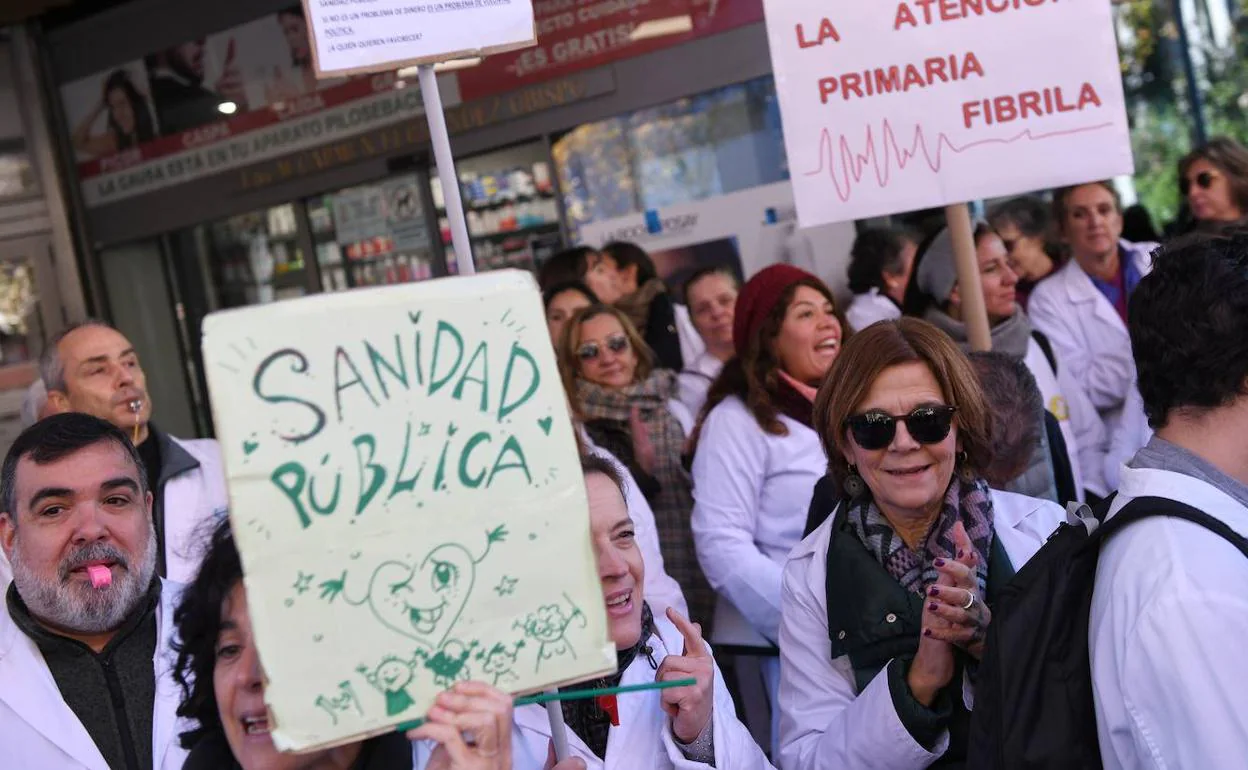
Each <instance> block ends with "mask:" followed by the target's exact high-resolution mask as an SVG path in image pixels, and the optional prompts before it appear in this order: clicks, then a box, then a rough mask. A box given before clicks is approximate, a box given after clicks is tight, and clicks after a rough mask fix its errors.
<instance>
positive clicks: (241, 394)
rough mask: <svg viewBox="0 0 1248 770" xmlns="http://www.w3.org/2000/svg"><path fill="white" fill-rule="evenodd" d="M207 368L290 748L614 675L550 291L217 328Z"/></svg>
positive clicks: (325, 310) (415, 297) (530, 283)
mask: <svg viewBox="0 0 1248 770" xmlns="http://www.w3.org/2000/svg"><path fill="white" fill-rule="evenodd" d="M203 350H204V365H205V371H206V373H207V376H208V386H209V394H210V397H211V402H212V411H213V418H214V422H215V424H216V426H217V438H218V439H219V441H220V443H221V448H222V453H223V455H224V458H225V466H226V480H227V483H228V485H229V492H230V522H231V526H232V529H233V532H234V537H235V540H236V542H237V544H238V549H239V554H240V556H241V559H242V565H243V575H244V583H245V585H246V588H247V601H248V605H249V607H250V608H251V617H252V622H253V624H254V630H255V638H256V644H257V649H258V651H259V656H260V661H261V664H262V665H263V667H264V673H265V678H266V682H265V687H264V697H265V703H266V705H267V706H268V709H269V713H270V722H269V724H270V727H271V728H272V737H273V741H274V743H275V744H276V745H277V747H278V748H279V749H280V750H295V751H298V750H308V749H312V748H318V747H325V746H331V745H338V744H342V743H347V742H351V741H353V740H358V739H360V738H361V737H363V736H366V735H372V734H377V733H379V732H384V731H388V730H392V729H394V728H395V726H396V725H399V724H402V723H405V722H410V721H412V720H415V719H419V718H421V717H423V716H424V715H425V713H426V712H427V711H428V709H429V707H430V705H431V704H432V702H433V699H434V698H435V697H436V695H437V694H438V693H439V692H441V691H443V690H446V689H448V688H450V687H451V686H453V685H454V684H455V683H457V682H462V681H468V680H480V681H485V682H489V683H490V684H493V685H494V686H496V687H499V688H501V689H503V690H505V691H507V692H513V693H516V692H524V691H534V690H540V689H545V688H547V687H552V686H558V685H561V684H565V683H568V682H573V681H580V680H582V679H588V678H593V677H594V676H599V675H602V674H604V673H607V672H610V671H614V670H615V666H616V652H615V645H614V644H613V643H612V642H611V640H610V637H609V634H608V632H607V618H606V610H605V607H604V604H603V598H602V588H601V584H600V582H599V579H598V568H597V566H596V563H595V560H594V552H593V548H592V545H591V542H590V525H589V515H588V503H587V500H586V495H585V482H584V478H583V477H582V474H581V468H580V460H579V458H578V455H577V448H576V441H575V439H574V437H573V433H572V424H571V421H570V420H569V418H568V409H567V401H566V399H565V397H564V394H563V388H562V385H561V383H560V379H559V373H558V370H557V367H556V364H555V357H554V351H553V349H552V348H551V345H550V338H549V336H548V334H547V331H546V323H545V318H544V314H543V312H542V304H541V298H540V296H539V294H538V290H537V284H536V282H535V281H534V279H533V277H532V276H531V275H529V274H527V273H522V272H519V271H514V270H510V271H503V272H497V273H491V274H488V275H479V276H472V277H464V278H444V279H439V280H433V281H425V282H421V283H411V284H404V285H402V286H394V287H387V288H379V289H358V290H355V291H351V292H346V293H340V294H322V295H317V296H315V297H307V298H303V299H297V300H290V301H286V302H280V303H276V304H272V305H264V306H258V307H249V308H242V309H235V310H228V311H224V312H219V313H214V314H212V315H210V316H208V318H207V319H206V320H205V322H204V343H203ZM552 564H557V565H559V566H558V569H551V568H550V565H552Z"/></svg>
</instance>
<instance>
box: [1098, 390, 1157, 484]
mask: <svg viewBox="0 0 1248 770" xmlns="http://www.w3.org/2000/svg"><path fill="white" fill-rule="evenodd" d="M1152 439H1153V429H1152V428H1151V427H1149V425H1148V415H1146V414H1145V413H1144V398H1143V397H1142V396H1140V389H1139V387H1138V386H1134V385H1133V386H1132V387H1131V391H1130V392H1129V393H1127V400H1126V402H1125V403H1124V404H1123V405H1122V417H1121V418H1120V419H1119V420H1118V430H1116V431H1114V435H1113V436H1112V437H1110V442H1109V451H1108V452H1106V453H1105V487H1106V488H1107V489H1109V490H1114V489H1117V488H1118V477H1119V475H1120V474H1121V473H1122V467H1123V466H1124V465H1126V464H1127V463H1128V462H1130V461H1131V458H1132V457H1135V453H1136V452H1138V451H1140V449H1142V448H1143V447H1144V445H1145V444H1147V443H1148V442H1149V441H1151V440H1152ZM1102 496H1103V495H1102Z"/></svg>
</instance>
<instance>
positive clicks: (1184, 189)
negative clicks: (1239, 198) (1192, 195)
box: [1179, 171, 1218, 198]
mask: <svg viewBox="0 0 1248 770" xmlns="http://www.w3.org/2000/svg"><path fill="white" fill-rule="evenodd" d="M1217 178H1218V175H1217V174H1215V173H1213V172H1212V171H1202V172H1200V173H1199V174H1197V175H1196V179H1195V182H1196V186H1197V187H1199V188H1200V189H1202V190H1208V189H1209V188H1210V187H1213V180H1215V179H1217ZM1192 181H1193V180H1191V179H1188V178H1187V177H1183V178H1182V179H1180V180H1179V193H1180V194H1181V195H1182V196H1183V197H1184V198H1186V197H1187V194H1188V193H1189V192H1191V191H1192Z"/></svg>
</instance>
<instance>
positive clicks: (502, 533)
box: [321, 525, 507, 651]
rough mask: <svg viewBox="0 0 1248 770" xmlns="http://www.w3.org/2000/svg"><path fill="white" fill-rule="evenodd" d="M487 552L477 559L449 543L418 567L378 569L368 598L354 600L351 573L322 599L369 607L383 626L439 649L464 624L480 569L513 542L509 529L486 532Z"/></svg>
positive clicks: (326, 587) (331, 583) (329, 586)
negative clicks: (507, 542) (350, 589)
mask: <svg viewBox="0 0 1248 770" xmlns="http://www.w3.org/2000/svg"><path fill="white" fill-rule="evenodd" d="M485 537H486V543H485V551H484V552H482V554H481V555H480V556H476V557H474V556H473V555H472V553H471V552H470V551H469V550H468V549H467V548H465V547H464V546H463V545H460V544H459V543H443V544H442V545H439V546H438V547H437V548H434V549H433V550H432V551H430V552H429V553H428V554H427V555H426V556H425V558H424V559H422V560H421V561H420V562H419V563H417V564H408V563H406V562H401V561H387V562H383V563H382V564H381V565H379V566H378V567H377V569H376V570H374V572H373V574H372V576H371V577H370V578H369V581H368V591H367V593H366V594H365V595H364V596H363V597H360V598H358V599H353V598H352V597H351V596H349V595H348V593H347V590H346V586H347V577H348V575H347V571H345V570H344V571H343V573H342V576H341V577H338V578H335V579H333V580H326V581H325V582H323V583H321V598H322V599H324V600H325V601H326V602H328V603H330V604H332V603H333V602H334V600H335V599H337V598H338V597H339V596H341V597H342V599H343V601H345V602H346V603H347V604H350V605H352V606H355V607H360V606H363V605H368V608H369V609H370V610H371V611H372V613H373V616H374V617H376V618H377V620H378V621H380V622H381V623H382V625H384V626H386V627H387V628H389V629H390V630H392V631H395V632H397V633H400V634H402V635H404V636H406V637H408V638H409V639H414V640H416V641H417V642H419V643H420V644H423V645H426V646H427V647H428V648H429V650H431V651H432V650H437V649H439V648H440V647H441V646H442V643H443V642H445V641H446V639H447V637H448V636H449V635H450V633H451V629H453V628H454V627H455V624H456V623H457V622H458V621H459V616H460V615H462V614H463V612H464V607H465V605H467V603H468V599H469V597H470V596H471V595H472V589H473V586H474V585H475V583H476V574H477V565H478V564H479V563H481V562H482V561H484V560H485V558H486V557H487V556H489V554H490V550H491V548H492V547H493V546H494V544H495V543H501V542H503V541H504V540H505V539H506V538H507V528H506V527H504V526H501V525H500V526H498V527H495V528H494V529H493V530H491V531H489V532H487V533H486V536H485Z"/></svg>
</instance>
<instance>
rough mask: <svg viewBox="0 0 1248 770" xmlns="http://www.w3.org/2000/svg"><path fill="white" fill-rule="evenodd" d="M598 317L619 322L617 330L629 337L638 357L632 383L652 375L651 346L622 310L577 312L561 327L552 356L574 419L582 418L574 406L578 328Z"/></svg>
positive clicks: (601, 307)
mask: <svg viewBox="0 0 1248 770" xmlns="http://www.w3.org/2000/svg"><path fill="white" fill-rule="evenodd" d="M600 315H609V316H611V317H612V318H614V319H615V320H617V321H619V322H620V326H621V327H623V329H624V336H625V337H628V344H629V345H630V346H631V347H632V349H633V352H634V353H636V355H637V372H636V373H635V374H634V376H633V382H641V381H643V380H645V379H646V378H647V377H649V376H650V373H651V372H653V371H654V353H652V352H651V351H650V346H649V345H647V344H646V340H645V339H644V338H643V337H642V336H641V333H640V332H638V331H637V327H636V326H634V325H633V322H632V321H630V320H628V316H626V315H624V313H623V312H622V311H621V310H619V309H617V308H614V307H612V306H610V305H603V304H601V303H599V304H596V305H590V306H588V307H583V308H581V309H580V310H578V311H576V312H575V313H573V314H572V317H571V318H569V319H568V322H567V323H566V324H564V325H563V332H561V333H560V335H559V345H558V348H557V349H556V350H555V353H556V357H557V358H558V359H559V377H560V379H562V380H563V391H564V393H567V394H568V401H569V402H570V403H571V404H572V413H573V415H575V416H576V418H577V419H581V417H582V415H581V407H580V404H578V403H577V402H576V380H577V378H578V377H580V371H581V360H580V357H579V356H577V350H579V349H580V347H581V326H583V325H584V324H585V322H586V321H588V320H590V319H592V318H597V317H598V316H600Z"/></svg>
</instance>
